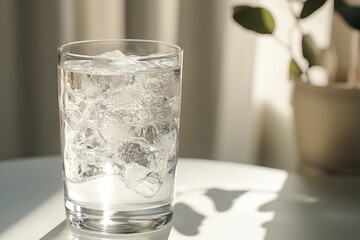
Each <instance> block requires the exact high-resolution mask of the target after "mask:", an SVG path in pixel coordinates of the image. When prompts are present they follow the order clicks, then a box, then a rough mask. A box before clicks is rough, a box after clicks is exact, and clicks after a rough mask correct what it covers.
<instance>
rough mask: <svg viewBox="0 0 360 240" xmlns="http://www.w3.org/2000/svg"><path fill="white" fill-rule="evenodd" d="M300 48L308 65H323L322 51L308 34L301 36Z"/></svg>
mask: <svg viewBox="0 0 360 240" xmlns="http://www.w3.org/2000/svg"><path fill="white" fill-rule="evenodd" d="M302 50H303V56H304V58H305V59H306V60H308V62H309V67H312V66H314V65H318V66H322V65H323V64H322V52H321V50H320V49H319V48H318V47H317V46H316V44H315V42H314V40H313V38H312V37H311V36H310V35H309V34H306V35H304V36H303V38H302Z"/></svg>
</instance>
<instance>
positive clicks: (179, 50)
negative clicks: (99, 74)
mask: <svg viewBox="0 0 360 240" xmlns="http://www.w3.org/2000/svg"><path fill="white" fill-rule="evenodd" d="M106 42H109V43H110V42H113V43H121V42H123V43H153V44H160V45H162V46H166V47H170V48H173V49H174V50H175V52H174V53H163V54H159V55H156V56H144V57H140V58H138V60H140V61H146V60H153V59H162V58H172V57H176V56H179V55H180V54H181V53H182V52H183V48H182V47H180V46H179V45H176V44H174V43H169V42H164V41H158V40H148V39H126V38H124V39H96V40H82V41H74V42H69V43H66V44H63V45H61V46H59V47H58V48H57V53H58V55H62V56H65V57H74V58H81V59H94V58H97V57H96V56H91V55H86V54H78V53H71V52H66V51H64V49H65V48H66V47H69V46H74V45H81V44H88V43H90V44H91V43H106ZM98 58H101V57H98Z"/></svg>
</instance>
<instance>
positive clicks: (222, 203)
mask: <svg viewBox="0 0 360 240" xmlns="http://www.w3.org/2000/svg"><path fill="white" fill-rule="evenodd" d="M245 192H246V191H226V190H221V189H217V188H211V189H207V190H206V192H205V195H206V196H208V197H209V198H210V199H211V200H212V201H213V202H214V205H215V208H216V210H217V211H219V212H225V211H227V210H229V209H230V208H231V207H232V205H233V201H234V200H235V199H237V198H238V197H239V196H240V195H242V194H244V193H245ZM204 219H205V216H204V215H202V214H200V213H198V212H196V211H195V210H193V209H192V208H191V207H190V206H188V205H187V204H184V203H177V204H175V207H174V218H173V220H172V221H171V224H169V225H168V226H166V227H164V228H163V229H160V230H157V231H154V232H150V233H142V234H131V235H129V234H126V235H117V236H113V237H111V236H109V237H106V238H104V237H103V236H101V237H100V236H99V235H91V234H87V233H83V232H79V231H74V230H73V229H72V228H69V227H68V226H67V225H66V222H65V220H64V221H63V222H61V223H60V224H59V225H58V226H56V227H55V228H54V229H53V230H51V231H50V232H49V233H48V234H46V235H45V236H44V237H43V238H41V240H55V239H68V240H73V239H77V240H94V239H129V240H131V239H134V240H135V239H136V240H167V239H168V238H169V235H170V232H171V230H172V228H174V229H176V231H177V232H179V233H180V234H182V235H185V236H196V235H197V234H199V227H200V226H201V224H202V221H203V220H204Z"/></svg>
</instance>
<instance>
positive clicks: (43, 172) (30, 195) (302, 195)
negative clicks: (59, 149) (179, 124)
mask: <svg viewBox="0 0 360 240" xmlns="http://www.w3.org/2000/svg"><path fill="white" fill-rule="evenodd" d="M359 186H360V178H359V177H340V176H338V177H336V176H335V177H321V178H320V177H316V178H315V177H302V176H299V175H295V174H289V173H287V172H286V171H282V170H277V169H271V168H264V167H259V166H251V165H244V164H236V163H229V162H222V161H210V160H195V159H179V164H178V176H177V197H176V205H175V216H174V219H173V221H172V225H171V226H168V227H167V228H165V229H163V230H161V231H156V232H154V233H151V234H140V235H131V236H130V237H129V236H126V237H124V236H120V237H118V239H137V240H138V239H142V240H150V239H151V240H152V239H156V240H162V239H163V240H165V239H169V240H186V239H192V240H213V239H214V240H220V239H224V240H232V239H241V240H283V239H284V240H285V239H286V240H288V239H291V240H312V239H314V240H322V239H326V240H335V239H336V240H338V239H346V240H352V239H360V190H359V189H360V188H359ZM62 194H63V193H62V182H61V160H60V157H57V156H54V157H39V158H30V159H21V160H8V161H0V204H1V205H0V239H6V240H7V239H12V240H13V239H15V240H16V239H40V238H42V239H45V240H49V239H54V240H55V239H69V240H70V239H79V240H80V239H96V238H92V237H89V236H85V235H83V234H80V235H79V233H76V232H71V231H69V230H68V228H67V227H66V226H65V222H64V219H65V215H64V207H63V196H62Z"/></svg>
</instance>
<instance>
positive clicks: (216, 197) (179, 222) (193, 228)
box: [173, 188, 247, 236]
mask: <svg viewBox="0 0 360 240" xmlns="http://www.w3.org/2000/svg"><path fill="white" fill-rule="evenodd" d="M246 192H247V191H227V190H222V189H218V188H210V189H207V190H206V193H205V195H206V196H207V197H209V198H210V199H211V200H212V201H213V202H214V205H215V208H216V210H217V211H218V212H225V211H227V210H229V209H230V208H231V206H232V205H233V201H234V200H235V199H237V198H238V197H239V196H240V195H242V194H244V193H246ZM174 212H175V214H174V215H175V217H174V220H173V226H174V228H175V229H176V230H177V231H178V232H179V233H181V234H183V235H186V236H195V235H197V234H198V233H199V227H200V226H201V224H202V221H203V220H204V219H205V216H204V215H202V214H200V213H198V212H196V211H194V210H193V209H192V208H191V207H190V206H188V205H186V204H184V203H177V204H175V208H174Z"/></svg>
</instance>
